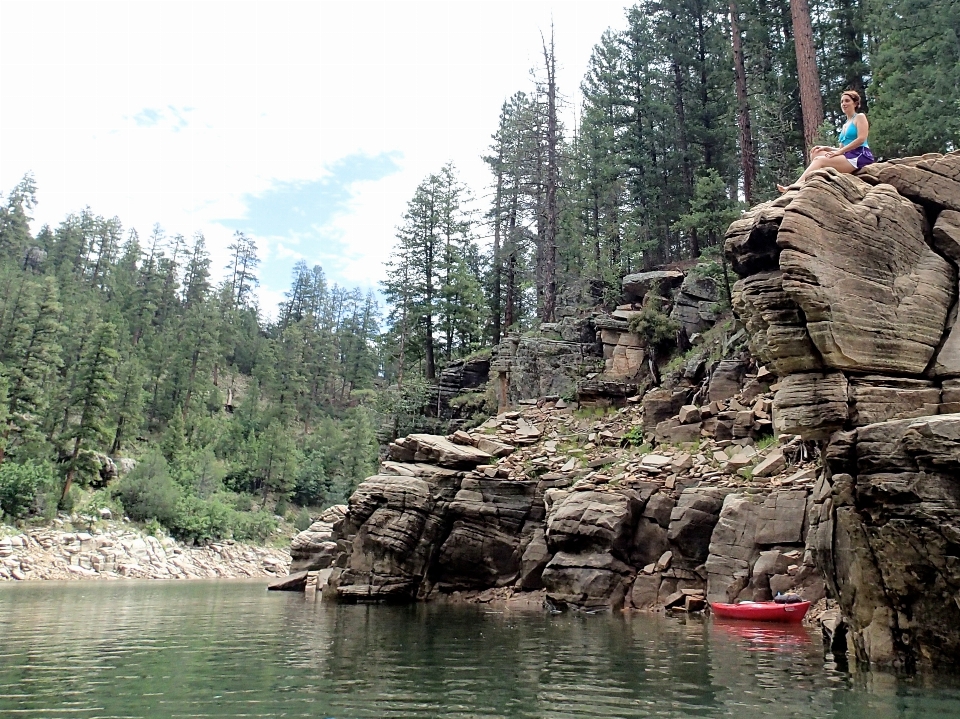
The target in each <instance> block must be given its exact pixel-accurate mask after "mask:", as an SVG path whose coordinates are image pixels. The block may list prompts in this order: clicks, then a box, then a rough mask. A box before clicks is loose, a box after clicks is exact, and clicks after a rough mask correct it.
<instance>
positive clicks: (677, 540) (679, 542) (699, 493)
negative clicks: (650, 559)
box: [667, 487, 733, 568]
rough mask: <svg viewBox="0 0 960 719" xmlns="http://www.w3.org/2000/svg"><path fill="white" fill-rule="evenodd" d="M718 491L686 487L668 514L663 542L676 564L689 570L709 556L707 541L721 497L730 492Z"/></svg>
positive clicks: (718, 514) (714, 524)
mask: <svg viewBox="0 0 960 719" xmlns="http://www.w3.org/2000/svg"><path fill="white" fill-rule="evenodd" d="M732 491H733V490H730V489H721V488H718V487H690V488H688V489H685V490H683V492H681V493H680V499H679V500H677V504H676V506H675V507H674V508H673V509H672V510H671V511H670V528H669V529H668V530H667V541H669V542H670V546H671V548H672V549H673V551H674V556H675V557H676V560H677V561H678V562H680V563H682V564H684V565H686V566H687V567H690V568H693V567H696V566H698V565H700V564H702V563H703V562H704V561H706V559H707V556H708V555H709V547H710V537H711V535H712V534H713V528H714V527H715V526H716V525H717V522H718V521H719V519H720V510H721V508H722V507H723V501H724V497H726V495H727V494H729V493H730V492H732Z"/></svg>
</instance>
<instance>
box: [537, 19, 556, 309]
mask: <svg viewBox="0 0 960 719" xmlns="http://www.w3.org/2000/svg"><path fill="white" fill-rule="evenodd" d="M543 59H544V62H545V63H546V66H547V176H546V178H545V179H546V182H545V183H544V184H545V185H546V187H545V188H544V189H545V190H546V208H545V209H546V218H545V222H544V236H543V237H541V238H540V240H541V242H542V243H543V248H544V253H543V308H542V311H541V314H540V319H541V320H542V321H543V322H553V316H554V311H555V310H556V307H557V225H558V224H559V222H558V219H559V218H558V214H559V213H558V210H557V186H558V185H559V184H560V176H559V175H560V172H559V162H558V158H557V59H556V56H555V55H554V48H553V26H552V25H551V26H550V50H549V51H548V50H547V44H546V41H544V43H543Z"/></svg>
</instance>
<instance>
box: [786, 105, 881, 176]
mask: <svg viewBox="0 0 960 719" xmlns="http://www.w3.org/2000/svg"><path fill="white" fill-rule="evenodd" d="M840 109H841V110H843V114H844V115H846V116H847V121H846V122H845V123H844V124H843V129H842V130H840V147H823V146H822V145H816V146H815V147H813V148H812V149H811V150H810V165H809V166H808V167H807V169H806V170H804V171H803V174H802V175H800V177H799V179H797V181H796V182H795V183H794V184H793V185H791V187H794V186H796V185H802V184H803V183H804V182H805V181H806V179H807V175H809V174H810V173H811V172H813V171H814V170H819V169H820V168H822V167H832V168H833V169H834V170H838V171H840V172H853V171H854V170H859V169H860V168H861V167H866V166H867V165H869V164H870V163H872V162H874V159H873V153H872V152H870V145H869V144H868V143H867V136H868V135H869V134H870V123H868V122H867V116H866V115H864V114H863V113H862V112H857V110H859V109H860V95H859V94H857V92H856V91H854V90H847V91H846V92H844V93H843V94H842V95H841V96H840ZM777 189H778V190H780V192H786V191H787V189H788V188H786V187H784V186H783V185H777Z"/></svg>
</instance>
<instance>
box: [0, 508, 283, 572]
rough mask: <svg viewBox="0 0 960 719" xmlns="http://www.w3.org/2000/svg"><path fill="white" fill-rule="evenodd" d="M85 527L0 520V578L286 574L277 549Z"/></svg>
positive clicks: (110, 525)
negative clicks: (194, 543) (21, 525)
mask: <svg viewBox="0 0 960 719" xmlns="http://www.w3.org/2000/svg"><path fill="white" fill-rule="evenodd" d="M107 524H108V526H106V527H94V528H92V529H91V530H90V531H80V532H78V531H68V530H66V529H55V528H50V527H43V528H30V529H26V530H18V529H16V528H14V527H9V526H5V525H0V582H4V581H29V580H73V579H82V580H88V579H105V580H111V579H218V578H219V579H240V578H257V577H264V578H274V577H278V576H283V575H285V574H286V573H287V571H288V568H289V565H290V555H289V553H288V552H286V551H285V550H282V549H274V548H271V547H257V546H251V545H245V544H240V543H237V542H234V541H233V540H226V541H222V542H213V543H211V544H209V545H206V546H202V547H189V546H186V545H184V544H181V543H179V542H177V541H176V540H174V539H171V538H169V537H165V538H163V539H158V538H157V537H154V536H152V535H149V534H146V533H143V532H140V531H138V530H137V529H135V528H133V527H131V526H130V525H127V524H122V523H119V522H117V523H112V522H111V523H107Z"/></svg>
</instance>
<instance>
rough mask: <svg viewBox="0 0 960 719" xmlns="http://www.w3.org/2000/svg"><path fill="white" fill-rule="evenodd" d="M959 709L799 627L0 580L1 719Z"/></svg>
mask: <svg viewBox="0 0 960 719" xmlns="http://www.w3.org/2000/svg"><path fill="white" fill-rule="evenodd" d="M768 716H769V717H806V718H817V719H819V718H823V717H869V718H870V719H886V718H887V717H917V718H920V717H924V718H925V717H960V684H958V683H957V682H955V681H954V680H952V679H950V678H947V677H926V678H924V679H903V678H900V679H898V678H896V677H892V676H890V675H885V674H879V673H855V674H849V673H844V672H839V671H837V670H836V669H835V668H832V667H830V666H825V664H824V659H823V653H822V647H821V643H820V639H819V637H818V636H817V634H816V633H815V632H812V631H810V630H807V629H803V628H788V627H777V626H776V625H768V626H766V627H764V626H763V625H752V626H751V625H744V624H740V623H727V624H721V623H719V622H710V621H706V620H703V619H700V618H689V619H686V618H671V617H665V616H662V615H633V616H623V615H620V614H616V615H613V616H579V615H572V614H563V615H550V614H546V613H542V612H539V611H534V612H517V611H511V612H498V611H494V610H492V609H490V608H485V607H483V606H440V605H427V606H424V605H420V606H409V607H391V606H362V605H361V606H336V605H328V604H320V603H307V602H305V601H304V599H303V596H302V595H299V594H287V593H267V592H266V591H264V584H263V583H262V582H229V581H222V582H86V583H84V582H74V583H63V584H60V583H28V584H5V585H0V717H3V719H7V718H12V717H49V718H51V719H53V718H59V717H64V718H67V717H70V718H77V719H87V718H93V717H102V718H107V717H111V718H113V717H117V718H119V717H124V718H126V717H131V718H132V717H151V718H153V717H157V718H164V719H166V718H167V717H171V718H172V717H178V718H179V717H316V718H318V719H323V718H325V717H335V718H336V719H351V718H354V717H377V718H379V717H424V718H427V717H462V718H464V719H465V718H467V717H550V718H551V719H561V718H566V717H570V718H573V717H577V718H578V719H589V718H592V717H598V718H599V717H603V718H604V719H611V718H615V717H738V718H739V719H751V718H752V717H768Z"/></svg>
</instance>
